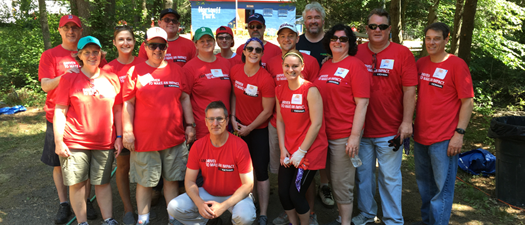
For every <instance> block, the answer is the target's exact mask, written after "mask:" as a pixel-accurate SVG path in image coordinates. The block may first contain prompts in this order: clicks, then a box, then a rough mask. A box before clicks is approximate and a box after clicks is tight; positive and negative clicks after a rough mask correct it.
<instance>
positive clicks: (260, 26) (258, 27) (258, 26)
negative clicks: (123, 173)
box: [248, 24, 263, 30]
mask: <svg viewBox="0 0 525 225" xmlns="http://www.w3.org/2000/svg"><path fill="white" fill-rule="evenodd" d="M248 28H250V29H252V30H253V29H255V28H257V30H260V29H262V28H263V26H262V25H261V24H257V25H249V26H248Z"/></svg>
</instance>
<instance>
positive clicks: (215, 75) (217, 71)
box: [211, 69, 224, 77]
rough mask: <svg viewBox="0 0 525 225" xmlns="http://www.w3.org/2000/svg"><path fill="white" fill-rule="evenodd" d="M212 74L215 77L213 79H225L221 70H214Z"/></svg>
mask: <svg viewBox="0 0 525 225" xmlns="http://www.w3.org/2000/svg"><path fill="white" fill-rule="evenodd" d="M211 74H212V75H213V77H223V76H224V74H223V73H222V70H221V69H212V70H211Z"/></svg>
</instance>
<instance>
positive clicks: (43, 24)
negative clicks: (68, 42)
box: [38, 0, 52, 50]
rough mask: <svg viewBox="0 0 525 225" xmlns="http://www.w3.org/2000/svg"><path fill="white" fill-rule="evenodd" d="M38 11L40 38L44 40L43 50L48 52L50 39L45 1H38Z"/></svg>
mask: <svg viewBox="0 0 525 225" xmlns="http://www.w3.org/2000/svg"><path fill="white" fill-rule="evenodd" d="M38 10H39V11H40V26H41V27H42V37H43V38H44V48H45V49H46V50H48V49H50V48H51V47H52V46H51V37H50V34H49V24H48V22H47V11H46V1H45V0H38Z"/></svg>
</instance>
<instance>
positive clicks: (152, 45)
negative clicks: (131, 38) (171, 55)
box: [148, 43, 168, 51]
mask: <svg viewBox="0 0 525 225" xmlns="http://www.w3.org/2000/svg"><path fill="white" fill-rule="evenodd" d="M148 48H149V49H150V50H153V51H155V49H157V48H158V49H159V50H161V51H164V50H166V49H167V48H168V45H167V44H166V43H148Z"/></svg>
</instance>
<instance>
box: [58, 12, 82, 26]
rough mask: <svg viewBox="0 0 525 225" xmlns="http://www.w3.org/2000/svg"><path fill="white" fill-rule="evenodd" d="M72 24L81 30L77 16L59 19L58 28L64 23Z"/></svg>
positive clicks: (66, 16)
mask: <svg viewBox="0 0 525 225" xmlns="http://www.w3.org/2000/svg"><path fill="white" fill-rule="evenodd" d="M69 22H72V23H74V24H76V25H77V26H78V27H80V28H82V23H81V22H80V19H79V18H78V16H75V15H65V16H62V18H60V22H59V23H58V27H63V26H65V25H66V23H69Z"/></svg>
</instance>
